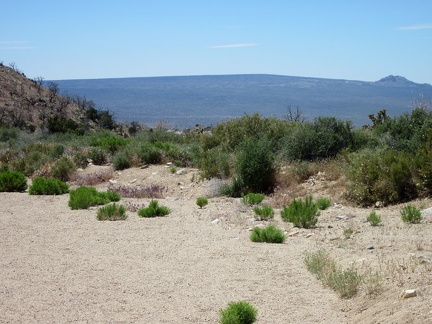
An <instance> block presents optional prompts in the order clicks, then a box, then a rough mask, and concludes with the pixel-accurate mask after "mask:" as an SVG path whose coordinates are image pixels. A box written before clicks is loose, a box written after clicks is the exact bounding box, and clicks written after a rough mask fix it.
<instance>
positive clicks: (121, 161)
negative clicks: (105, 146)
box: [112, 151, 132, 170]
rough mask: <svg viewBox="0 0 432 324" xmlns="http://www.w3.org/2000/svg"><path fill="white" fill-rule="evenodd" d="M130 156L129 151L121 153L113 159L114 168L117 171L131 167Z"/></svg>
mask: <svg viewBox="0 0 432 324" xmlns="http://www.w3.org/2000/svg"><path fill="white" fill-rule="evenodd" d="M129 158H130V156H129V154H128V152H127V151H121V152H119V153H117V154H116V155H115V156H114V157H113V161H112V162H113V166H114V169H116V170H124V169H128V168H130V167H131V165H132V163H131V161H130V159H129Z"/></svg>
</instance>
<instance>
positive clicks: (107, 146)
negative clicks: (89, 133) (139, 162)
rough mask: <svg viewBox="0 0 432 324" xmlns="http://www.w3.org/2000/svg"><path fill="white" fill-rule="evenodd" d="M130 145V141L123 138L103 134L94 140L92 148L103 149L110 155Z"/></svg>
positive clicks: (96, 136)
mask: <svg viewBox="0 0 432 324" xmlns="http://www.w3.org/2000/svg"><path fill="white" fill-rule="evenodd" d="M127 144H128V140H126V139H125V138H123V137H120V136H116V135H113V134H112V133H109V132H101V133H99V134H97V135H95V137H94V138H93V139H92V141H91V146H94V147H101V148H102V149H104V150H106V151H108V152H109V153H110V154H115V153H116V152H118V151H119V150H120V149H122V148H124V147H125V146H126V145H127Z"/></svg>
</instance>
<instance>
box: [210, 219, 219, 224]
mask: <svg viewBox="0 0 432 324" xmlns="http://www.w3.org/2000/svg"><path fill="white" fill-rule="evenodd" d="M220 221H221V220H220V219H219V218H216V219H214V220H212V222H211V223H212V224H219V223H220Z"/></svg>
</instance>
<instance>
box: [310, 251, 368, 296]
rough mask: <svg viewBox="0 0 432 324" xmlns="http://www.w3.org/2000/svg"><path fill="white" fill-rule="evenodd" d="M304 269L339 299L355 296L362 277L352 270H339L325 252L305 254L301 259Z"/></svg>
mask: <svg viewBox="0 0 432 324" xmlns="http://www.w3.org/2000/svg"><path fill="white" fill-rule="evenodd" d="M303 262H304V264H305V265H306V268H307V269H308V270H309V271H310V272H312V273H313V274H315V275H316V277H317V278H318V279H319V280H320V281H321V282H322V283H323V284H325V285H327V286H328V287H330V288H332V289H333V290H335V291H336V292H337V293H338V294H339V296H340V297H341V298H351V297H353V296H355V295H356V294H357V291H358V289H359V286H360V284H361V283H362V280H363V278H362V276H361V275H360V274H358V272H357V271H356V270H355V269H353V268H350V269H346V270H342V269H340V268H339V267H338V266H337V264H336V262H335V261H334V259H333V258H332V257H331V256H330V254H329V253H328V252H326V251H325V250H322V249H320V250H318V251H315V252H306V254H305V257H304V259H303Z"/></svg>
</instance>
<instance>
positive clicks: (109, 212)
mask: <svg viewBox="0 0 432 324" xmlns="http://www.w3.org/2000/svg"><path fill="white" fill-rule="evenodd" d="M96 217H97V219H98V220H100V221H103V220H110V221H116V220H125V219H126V218H127V215H126V208H125V207H124V206H123V205H116V204H115V203H114V204H109V205H107V206H104V207H101V208H99V209H98V212H97V216H96Z"/></svg>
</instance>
